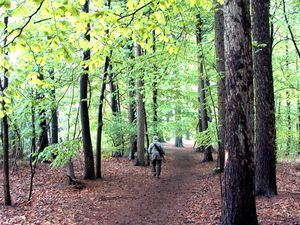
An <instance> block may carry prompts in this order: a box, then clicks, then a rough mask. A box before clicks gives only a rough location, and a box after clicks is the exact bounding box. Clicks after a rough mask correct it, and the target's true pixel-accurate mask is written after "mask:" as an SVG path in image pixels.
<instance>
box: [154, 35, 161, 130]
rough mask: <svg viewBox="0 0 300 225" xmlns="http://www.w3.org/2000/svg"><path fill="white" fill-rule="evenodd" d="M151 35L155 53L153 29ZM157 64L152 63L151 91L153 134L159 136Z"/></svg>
mask: <svg viewBox="0 0 300 225" xmlns="http://www.w3.org/2000/svg"><path fill="white" fill-rule="evenodd" d="M152 36H153V46H152V50H153V52H154V53H155V52H156V36H155V30H153V32H152ZM156 70H157V66H156V65H154V74H155V76H154V80H153V83H152V85H153V89H152V90H153V91H152V101H153V134H154V135H155V136H159V134H158V129H157V125H158V124H157V123H158V115H157V108H158V104H157V94H158V90H157V85H158V82H157V81H158V80H159V79H158V77H157V73H156Z"/></svg>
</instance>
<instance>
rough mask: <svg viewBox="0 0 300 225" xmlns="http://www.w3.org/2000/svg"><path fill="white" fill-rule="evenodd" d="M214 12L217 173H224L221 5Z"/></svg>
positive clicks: (223, 66)
mask: <svg viewBox="0 0 300 225" xmlns="http://www.w3.org/2000/svg"><path fill="white" fill-rule="evenodd" d="M215 4H216V11H215V48H216V66H217V73H218V74H219V81H218V115H219V125H220V126H219V128H218V139H219V140H220V141H219V142H218V160H217V168H218V169H217V171H219V172H223V171H224V159H225V156H224V151H225V146H224V143H225V114H226V112H225V107H226V104H225V96H226V90H225V58H224V51H225V49H224V13H223V5H220V3H218V2H216V1H215Z"/></svg>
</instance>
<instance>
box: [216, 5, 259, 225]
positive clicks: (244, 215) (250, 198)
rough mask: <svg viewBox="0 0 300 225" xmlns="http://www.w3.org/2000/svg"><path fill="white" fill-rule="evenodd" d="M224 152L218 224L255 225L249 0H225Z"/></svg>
mask: <svg viewBox="0 0 300 225" xmlns="http://www.w3.org/2000/svg"><path fill="white" fill-rule="evenodd" d="M224 19H225V20H224V24H225V36H224V37H225V59H226V62H225V65H226V69H225V71H226V72H225V74H226V75H225V81H226V94H227V95H226V96H227V97H226V99H227V102H226V103H227V107H226V139H225V140H226V145H225V146H226V151H228V153H229V154H228V162H227V163H226V165H225V169H224V183H225V184H224V189H225V190H224V196H223V205H222V214H221V218H220V225H231V224H235V225H238V224H239V225H256V224H258V221H257V215H256V206H255V197H254V162H253V161H254V145H253V139H254V118H253V117H254V116H253V114H254V109H253V108H254V103H253V101H254V100H253V74H252V52H251V50H252V45H251V34H250V32H251V31H250V29H251V22H250V2H249V0H226V1H225V3H224Z"/></svg>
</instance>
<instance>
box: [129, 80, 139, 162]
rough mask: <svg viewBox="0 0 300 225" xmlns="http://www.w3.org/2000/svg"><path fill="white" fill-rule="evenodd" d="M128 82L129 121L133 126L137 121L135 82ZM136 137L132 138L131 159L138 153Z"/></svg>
mask: <svg viewBox="0 0 300 225" xmlns="http://www.w3.org/2000/svg"><path fill="white" fill-rule="evenodd" d="M129 79H130V80H129V81H128V97H129V103H128V120H129V124H131V125H133V124H134V121H135V120H136V116H135V114H136V103H135V101H134V100H133V99H134V92H133V91H132V89H133V87H134V81H133V79H132V78H129ZM136 139H137V138H136V135H131V136H130V147H129V150H130V155H129V159H134V154H135V152H136V151H137V141H136Z"/></svg>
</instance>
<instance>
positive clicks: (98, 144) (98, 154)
mask: <svg viewBox="0 0 300 225" xmlns="http://www.w3.org/2000/svg"><path fill="white" fill-rule="evenodd" d="M110 3H111V1H110V0H107V7H108V8H110ZM108 33H109V31H108V30H106V34H108ZM111 55H112V51H111V52H110V56H106V58H105V63H104V71H103V76H102V85H101V90H100V96H99V104H98V121H97V123H98V126H97V137H96V177H97V178H102V172H101V149H102V146H101V143H102V128H103V101H104V95H105V87H106V79H107V77H108V70H109V66H110V57H111Z"/></svg>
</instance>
